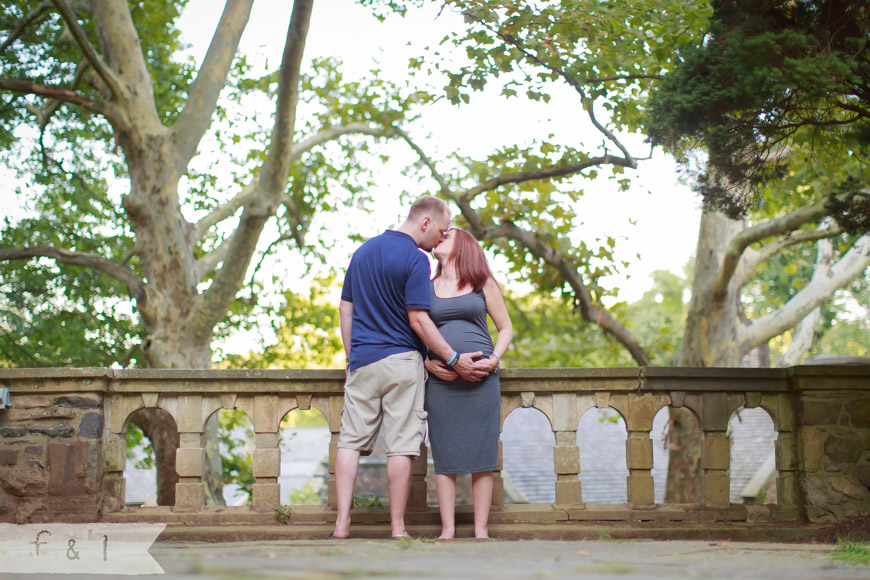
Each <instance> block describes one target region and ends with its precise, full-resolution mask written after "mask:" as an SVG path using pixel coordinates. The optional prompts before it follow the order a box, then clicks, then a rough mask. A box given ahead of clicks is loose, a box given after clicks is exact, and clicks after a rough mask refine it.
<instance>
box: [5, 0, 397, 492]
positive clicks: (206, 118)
mask: <svg viewBox="0 0 870 580" xmlns="http://www.w3.org/2000/svg"><path fill="white" fill-rule="evenodd" d="M312 1H313V0H296V1H295V2H294V4H293V13H292V16H291V19H290V24H289V27H288V31H287V39H286V43H285V46H284V52H283V58H282V62H281V66H280V68H279V69H278V71H277V72H274V73H272V74H267V75H265V76H260V77H254V78H249V75H248V73H249V69H250V67H248V66H247V65H246V62H245V61H244V59H236V52H237V47H238V44H239V39H240V38H241V35H242V32H243V31H244V29H245V25H246V23H247V21H248V17H249V14H250V11H251V6H252V3H253V0H228V1H227V2H226V4H225V6H224V10H223V13H222V15H221V18H220V22H219V24H218V26H217V29H216V31H215V34H214V36H213V38H212V41H211V45H210V47H209V50H208V52H207V54H206V56H205V58H204V59H203V62H202V63H201V64H200V65H199V67H198V69H196V70H194V67H193V63H190V62H184V61H183V62H181V63H179V62H177V61H176V60H174V57H173V54H174V52H175V51H176V50H177V49H178V48H179V40H178V38H179V36H178V31H177V29H176V28H175V26H174V22H175V19H176V17H177V16H178V13H179V10H180V9H181V8H182V7H183V3H174V4H171V5H167V4H161V5H160V6H161V9H159V10H154V9H153V8H154V7H153V6H149V5H147V4H146V3H145V2H136V1H132V0H131V1H130V2H126V1H125V0H94V1H93V2H72V1H69V2H68V1H67V0H52V1H51V2H41V1H36V0H18V1H16V2H12V3H7V4H5V5H4V6H3V8H2V12H0V15H2V16H0V18H2V20H0V38H2V47H0V51H2V55H3V61H2V64H0V91H2V95H3V105H2V110H0V117H2V118H0V124H2V129H0V139H2V144H3V145H4V147H7V148H17V150H19V151H25V152H26V151H27V150H29V151H30V152H31V155H30V156H29V157H28V156H27V155H26V154H25V155H24V158H25V159H26V162H25V163H23V164H21V166H22V167H23V170H24V174H25V175H26V174H28V172H30V173H29V174H30V175H32V176H35V178H33V179H34V181H35V184H34V185H35V186H36V188H37V189H38V190H39V193H40V194H41V195H40V198H41V199H40V202H39V203H38V204H37V206H36V211H37V216H36V217H34V218H33V219H29V220H26V221H25V222H23V223H21V224H11V223H9V222H7V224H6V228H5V231H4V234H3V244H2V246H3V247H2V248H0V262H4V263H5V266H4V268H3V271H2V274H3V276H4V279H3V281H2V284H0V288H2V289H3V290H4V291H5V292H7V293H8V292H16V291H21V290H24V292H23V293H22V297H21V300H20V301H18V303H15V302H13V303H12V305H11V307H10V308H9V309H8V310H7V312H5V313H4V318H5V320H6V321H7V323H8V321H9V320H13V321H15V320H18V321H19V323H18V324H17V325H16V326H13V329H12V330H11V331H7V333H10V334H12V335H13V336H15V334H14V333H15V332H18V333H19V336H20V334H21V333H20V327H21V326H24V325H28V324H29V323H30V322H40V321H49V320H55V321H56V320H57V317H58V316H60V315H62V314H63V312H64V308H63V306H64V305H66V306H69V310H71V311H72V312H73V314H72V315H71V316H70V318H71V319H75V321H74V325H75V328H76V329H78V331H79V332H81V330H82V329H84V328H88V327H89V325H90V322H89V321H87V320H85V318H83V316H88V315H90V313H91V312H94V311H99V310H100V308H99V307H95V306H96V305H97V303H100V302H101V301H103V303H104V304H105V302H109V303H112V304H118V303H125V304H127V305H128V310H130V311H132V310H135V314H132V315H131V314H128V315H127V319H126V321H125V324H124V327H123V328H120V329H118V331H117V332H116V333H115V334H116V335H121V336H122V337H123V338H124V340H123V342H124V343H127V344H125V347H127V346H129V347H134V348H139V349H140V350H141V354H140V356H139V358H140V359H144V361H145V362H146V364H147V365H148V366H152V367H174V368H190V367H193V368H205V367H208V366H209V365H210V363H211V343H212V340H213V338H214V336H215V332H216V329H218V332H219V331H220V327H221V324H222V323H225V322H226V321H227V319H228V318H230V319H232V318H233V317H238V316H239V315H241V314H244V310H245V309H246V308H249V307H250V302H248V303H247V304H246V303H245V301H244V300H239V299H238V294H239V291H240V289H242V288H243V287H244V286H245V285H246V282H247V279H246V276H247V275H248V272H249V266H250V265H251V263H252V260H253V258H254V257H255V255H257V254H260V255H262V253H263V252H266V253H268V252H269V251H270V250H271V249H272V247H273V246H274V244H278V243H290V244H293V245H295V247H296V248H297V249H298V250H299V251H309V252H310V251H312V248H309V247H306V245H305V242H304V236H305V233H306V230H307V227H308V224H309V223H310V220H311V217H312V215H313V214H314V213H315V212H316V211H318V210H320V209H321V208H327V209H328V208H329V207H330V206H334V205H335V203H336V200H335V199H334V198H332V197H330V188H329V187H328V186H329V185H330V183H331V182H334V180H335V178H336V176H337V175H338V174H342V175H345V176H346V174H345V173H342V172H343V170H344V169H346V167H348V166H351V167H353V166H356V163H354V156H355V155H358V154H360V153H361V152H364V151H365V150H366V148H367V144H366V143H365V142H363V141H360V140H355V141H353V140H352V141H348V137H347V136H352V135H358V136H359V135H364V136H369V137H388V136H391V135H393V133H394V129H393V125H394V124H395V123H397V122H399V121H400V120H401V118H402V116H403V114H404V110H405V109H406V108H407V106H408V105H409V103H410V102H411V101H412V99H406V100H402V99H400V98H399V97H398V96H397V95H396V92H395V91H393V90H391V87H389V86H387V85H385V84H384V83H381V82H380V81H378V80H377V79H374V80H372V83H371V86H364V85H361V84H360V83H355V84H352V85H350V84H348V85H341V84H340V83H339V79H340V74H339V73H338V70H337V68H336V66H335V63H331V62H321V63H315V69H314V72H313V73H312V74H307V75H306V74H303V72H302V61H303V58H302V56H303V50H304V47H305V40H306V35H307V32H308V24H309V19H310V14H311V6H312ZM228 85H229V86H228ZM303 91H304V93H305V95H306V98H305V101H304V102H305V106H306V110H307V115H306V117H305V118H304V122H303V123H297V112H298V109H299V103H300V93H301V92H303ZM227 93H229V94H227ZM262 95H265V96H267V97H268V98H269V100H270V101H271V102H272V106H273V109H274V115H273V125H272V127H271V128H268V127H263V126H260V125H258V124H257V123H256V119H255V118H253V117H254V114H255V111H256V109H253V110H252V109H251V108H250V107H248V108H247V109H246V108H236V109H233V108H232V107H231V104H232V103H233V102H243V101H244V100H245V99H246V98H251V99H255V98H261V97H262ZM246 114H247V117H246ZM21 125H27V126H30V127H33V128H34V131H35V133H36V138H35V140H34V141H28V140H26V139H25V140H22V141H20V142H16V141H17V139H19V138H20V132H21V129H20V126H21ZM250 141H253V143H251V142H250ZM227 142H229V143H233V144H234V145H237V146H238V148H237V149H235V150H231V151H228V153H230V154H232V153H241V154H240V155H238V156H237V157H238V158H234V157H232V156H231V155H229V156H228V159H227V163H228V164H234V166H233V169H234V171H235V174H236V176H237V177H238V183H232V184H230V185H229V186H227V188H226V190H224V191H216V190H218V189H219V181H218V178H217V176H215V175H213V174H210V172H209V171H208V170H205V171H203V170H202V169H199V168H198V166H197V163H198V159H197V154H198V152H199V150H200V148H201V147H202V146H203V144H204V143H210V144H211V145H214V144H215V143H217V144H218V145H220V144H222V143H227ZM31 143H35V144H36V146H35V147H33V146H31ZM342 159H343V160H344V164H342V163H341V160H342ZM361 178H362V179H364V174H363V175H362V176H361ZM114 179H125V180H127V182H128V190H127V191H125V192H124V194H123V195H122V196H121V197H122V200H121V201H120V207H119V204H118V203H117V202H116V200H115V199H113V196H112V194H111V191H110V188H108V183H109V182H110V181H112V180H114ZM331 180H332V181H331ZM349 181H351V182H352V181H353V180H352V179H349ZM348 191H349V193H350V194H351V195H353V194H354V188H353V187H351V188H350V189H349V190H348ZM356 191H357V193H358V191H359V187H358V188H357V189H356ZM191 213H194V214H197V213H198V214H199V215H200V216H201V217H200V219H198V220H189V219H188V218H187V217H186V215H187V216H189V215H190V214H191ZM91 229H93V230H96V231H95V232H94V233H95V234H96V235H92V234H91V232H89V230H91ZM276 230H277V234H275V233H273V232H275V231H276ZM264 233H265V234H266V235H269V236H273V235H274V236H275V237H274V241H273V242H272V245H270V246H269V247H268V248H266V249H265V250H264V249H263V247H262V245H261V244H260V242H261V238H263V236H264ZM15 268H18V271H19V272H21V273H20V274H16V271H15ZM56 281H59V282H60V283H59V284H57V283H56ZM22 285H23V286H24V288H22ZM70 287H72V288H76V287H78V288H82V289H85V290H82V291H81V292H80V294H81V295H78V294H76V292H74V291H73V292H70V291H69V289H70ZM89 288H93V291H90V293H89V292H88V291H87V290H86V289H89ZM251 294H255V288H254V283H253V282H252V284H251ZM47 296H48V297H50V298H54V299H55V301H56V303H57V302H59V303H61V304H60V306H58V305H57V304H55V307H54V310H52V311H50V312H49V310H51V308H48V309H46V310H45V313H44V314H45V315H44V316H41V313H40V311H39V310H32V309H31V310H28V309H27V305H28V304H32V303H33V301H35V300H38V299H40V298H45V297H47ZM33 328H34V327H32V326H31V327H30V330H31V331H32V330H33ZM71 337H72V335H71ZM27 338H28V341H29V342H27V343H25V344H28V345H29V346H28V347H26V350H28V351H29V352H31V353H33V352H36V351H38V350H41V349H38V348H35V347H36V345H38V344H39V342H38V341H39V340H40V336H39V335H38V333H33V332H29V334H28V337H27ZM139 338H142V341H141V344H136V341H137V339H139ZM34 341H37V342H34ZM131 343H133V344H131ZM110 354H111V356H112V357H113V359H114V360H115V361H124V360H125V357H124V356H122V355H119V353H118V352H112V351H110ZM33 356H39V357H40V358H39V359H36V360H35V362H37V363H39V364H46V363H48V364H56V363H58V362H61V360H62V359H60V360H59V358H58V357H55V356H51V355H50V353H44V354H40V355H33ZM89 360H92V359H89ZM145 415H147V413H145ZM161 425H162V423H161V421H160V420H159V418H158V417H156V416H155V417H151V418H150V419H149V420H145V419H143V420H142V422H140V426H142V427H143V428H144V429H146V434H147V433H148V429H152V432H151V434H152V435H154V436H153V437H151V439H152V441H153V443H154V445H155V448H157V449H156V451H157V456H158V477H159V479H160V480H161V481H162V482H163V483H164V484H167V485H161V486H160V488H161V489H162V490H166V492H165V493H164V494H162V495H163V496H162V497H161V498H160V503H161V504H166V503H173V501H172V498H171V497H169V495H171V490H173V489H174V486H172V485H171V482H172V480H173V479H174V477H175V476H174V460H173V459H172V458H173V457H174V451H173V449H174V448H172V443H171V442H169V445H168V446H167V449H164V450H163V451H164V452H163V453H162V452H161V449H160V448H161V447H162V446H163V441H162V440H161V437H160V436H158V435H157V433H158V431H160V430H161V428H162V427H166V426H165V425H162V427H161ZM214 429H215V421H211V422H210V430H211V435H212V436H211V437H209V441H211V442H212V443H214V441H215V437H214V436H213V435H214V433H213V431H214ZM164 431H165V430H164ZM210 451H211V457H212V460H211V461H210V466H211V471H210V477H209V478H208V480H209V481H210V482H211V485H210V486H209V489H210V491H211V498H210V499H211V501H213V502H216V503H219V502H221V501H222V500H221V498H220V493H219V489H220V483H219V478H220V474H219V467H217V465H219V464H217V461H219V458H218V457H217V454H216V453H215V452H214V451H215V449H214V446H213V445H212V446H211V448H210Z"/></svg>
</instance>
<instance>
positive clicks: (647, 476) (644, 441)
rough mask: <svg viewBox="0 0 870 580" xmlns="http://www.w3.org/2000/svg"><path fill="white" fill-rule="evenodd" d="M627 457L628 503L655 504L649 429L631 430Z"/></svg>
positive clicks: (626, 449) (626, 441)
mask: <svg viewBox="0 0 870 580" xmlns="http://www.w3.org/2000/svg"><path fill="white" fill-rule="evenodd" d="M625 459H626V464H627V467H628V503H629V505H631V506H645V505H653V504H654V503H655V487H654V485H653V477H652V467H653V455H652V441H651V440H650V438H649V431H629V432H628V437H627V438H626V440H625Z"/></svg>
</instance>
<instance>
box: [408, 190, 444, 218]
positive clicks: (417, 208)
mask: <svg viewBox="0 0 870 580" xmlns="http://www.w3.org/2000/svg"><path fill="white" fill-rule="evenodd" d="M439 212H440V213H441V214H442V215H449V214H450V209H449V208H448V207H447V204H446V203H445V202H444V200H441V199H438V198H437V197H435V196H432V195H424V196H423V197H421V198H419V199H417V201H415V202H414V203H413V205H411V210H410V211H409V212H408V219H409V220H416V219H423V218H424V217H426V216H430V217H431V216H435V215H438V213H439Z"/></svg>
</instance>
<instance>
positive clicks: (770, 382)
mask: <svg viewBox="0 0 870 580" xmlns="http://www.w3.org/2000/svg"><path fill="white" fill-rule="evenodd" d="M500 376H501V387H502V389H501V390H502V392H503V393H505V394H517V393H521V392H526V391H536V392H542V393H543V392H564V391H573V392H577V391H588V392H594V391H613V392H616V391H622V392H659V393H661V392H671V391H718V392H722V391H731V392H747V391H754V392H771V393H773V392H787V391H789V390H793V389H798V390H817V389H821V390H824V389H853V388H865V389H868V388H870V366H866V365H864V366H857V365H856V366H835V365H830V366H826V365H812V366H796V367H790V368H786V369H749V368H726V367H721V368H689V367H617V368H523V369H503V370H501V371H500ZM343 382H344V371H343V370H338V369H327V370H311V369H304V370H287V369H282V370H279V369H106V368H96V367H89V368H73V367H68V368H67V367H63V368H13V369H0V386H3V387H8V388H10V390H11V391H12V392H58V391H91V392H109V393H112V392H117V393H124V392H128V393H129V392H158V393H184V394H196V393H227V392H248V393H263V392H276V391H279V392H287V393H293V392H309V393H322V394H333V393H340V392H341V389H342V386H343Z"/></svg>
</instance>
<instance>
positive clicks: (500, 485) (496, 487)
mask: <svg viewBox="0 0 870 580" xmlns="http://www.w3.org/2000/svg"><path fill="white" fill-rule="evenodd" d="M502 453H503V451H502V445H501V439H499V440H498V469H496V470H495V471H493V472H492V507H494V508H495V509H504V478H503V477H502V476H501V471H502V469H503V466H504V463H503V455H502Z"/></svg>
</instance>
